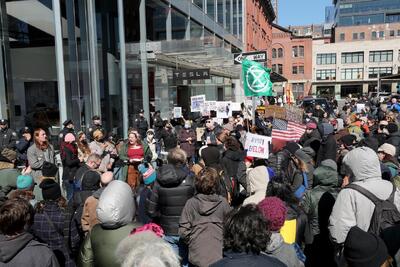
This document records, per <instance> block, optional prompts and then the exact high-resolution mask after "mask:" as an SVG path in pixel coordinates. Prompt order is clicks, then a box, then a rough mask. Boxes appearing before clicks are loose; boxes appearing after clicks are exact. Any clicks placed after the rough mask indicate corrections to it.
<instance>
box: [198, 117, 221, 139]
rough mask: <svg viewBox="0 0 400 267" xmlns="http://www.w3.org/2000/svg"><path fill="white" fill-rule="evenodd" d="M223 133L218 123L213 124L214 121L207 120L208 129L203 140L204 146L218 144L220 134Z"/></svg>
mask: <svg viewBox="0 0 400 267" xmlns="http://www.w3.org/2000/svg"><path fill="white" fill-rule="evenodd" d="M221 131H222V127H221V126H220V125H219V124H218V123H216V122H213V120H212V119H207V120H206V129H205V131H204V134H203V137H202V140H203V143H204V144H207V145H209V144H214V145H216V144H217V137H218V135H219V133H220V132H221Z"/></svg>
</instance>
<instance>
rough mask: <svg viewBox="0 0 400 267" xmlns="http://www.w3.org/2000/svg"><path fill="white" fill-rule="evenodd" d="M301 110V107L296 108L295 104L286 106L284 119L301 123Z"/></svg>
mask: <svg viewBox="0 0 400 267" xmlns="http://www.w3.org/2000/svg"><path fill="white" fill-rule="evenodd" d="M303 112H304V110H303V109H302V108H298V107H296V106H286V120H288V121H294V122H298V123H302V122H303Z"/></svg>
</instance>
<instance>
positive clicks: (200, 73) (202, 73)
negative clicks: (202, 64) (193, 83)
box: [173, 69, 210, 80]
mask: <svg viewBox="0 0 400 267" xmlns="http://www.w3.org/2000/svg"><path fill="white" fill-rule="evenodd" d="M173 77H174V80H206V79H210V69H194V70H174V71H173Z"/></svg>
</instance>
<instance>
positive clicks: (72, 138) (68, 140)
mask: <svg viewBox="0 0 400 267" xmlns="http://www.w3.org/2000/svg"><path fill="white" fill-rule="evenodd" d="M64 141H65V142H66V143H72V142H75V135H73V134H72V133H67V134H66V135H65V137H64Z"/></svg>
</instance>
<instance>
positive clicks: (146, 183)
mask: <svg viewBox="0 0 400 267" xmlns="http://www.w3.org/2000/svg"><path fill="white" fill-rule="evenodd" d="M138 170H139V172H140V173H141V175H142V179H143V185H142V186H140V187H139V189H138V190H137V192H136V204H137V207H138V210H137V215H138V221H139V222H141V223H143V224H147V223H150V222H151V221H152V219H151V218H150V217H149V216H148V214H147V211H146V201H147V199H149V198H150V197H151V194H152V190H153V186H154V182H155V181H156V179H157V173H156V171H155V170H154V168H153V167H152V166H151V165H149V164H148V163H142V164H140V165H139V167H138Z"/></svg>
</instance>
